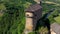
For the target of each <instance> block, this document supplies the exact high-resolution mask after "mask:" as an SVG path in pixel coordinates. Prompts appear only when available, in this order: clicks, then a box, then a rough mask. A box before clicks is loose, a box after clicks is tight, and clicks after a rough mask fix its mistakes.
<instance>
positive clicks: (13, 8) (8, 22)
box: [0, 0, 32, 34]
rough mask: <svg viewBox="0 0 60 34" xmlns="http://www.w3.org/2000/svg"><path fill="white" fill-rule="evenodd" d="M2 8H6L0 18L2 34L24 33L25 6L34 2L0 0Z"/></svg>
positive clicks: (0, 33)
mask: <svg viewBox="0 0 60 34" xmlns="http://www.w3.org/2000/svg"><path fill="white" fill-rule="evenodd" d="M0 4H1V5H0V9H1V10H3V9H4V8H5V12H4V14H3V16H2V17H1V18H0V34H22V33H23V31H24V27H25V11H24V10H25V8H27V7H29V5H30V4H32V3H31V2H29V1H26V0H3V1H0Z"/></svg>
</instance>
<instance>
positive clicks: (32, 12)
mask: <svg viewBox="0 0 60 34" xmlns="http://www.w3.org/2000/svg"><path fill="white" fill-rule="evenodd" d="M25 11H26V13H25V16H26V25H25V34H27V33H28V32H32V31H34V30H35V27H36V23H37V20H38V19H40V18H41V16H42V7H41V6H40V5H39V4H35V5H31V6H30V7H28V8H27V9H26V10H25Z"/></svg>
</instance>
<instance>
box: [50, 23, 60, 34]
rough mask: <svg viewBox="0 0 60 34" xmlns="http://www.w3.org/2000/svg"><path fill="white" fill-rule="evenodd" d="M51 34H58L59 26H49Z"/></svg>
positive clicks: (55, 24)
mask: <svg viewBox="0 0 60 34" xmlns="http://www.w3.org/2000/svg"><path fill="white" fill-rule="evenodd" d="M51 34H60V25H59V24H57V23H53V24H51Z"/></svg>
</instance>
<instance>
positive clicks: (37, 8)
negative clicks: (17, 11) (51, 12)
mask: <svg viewBox="0 0 60 34" xmlns="http://www.w3.org/2000/svg"><path fill="white" fill-rule="evenodd" d="M41 8H42V7H41V6H40V5H39V4H34V5H31V6H30V7H28V8H27V9H26V10H25V11H28V12H34V11H36V10H39V9H41Z"/></svg>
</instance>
